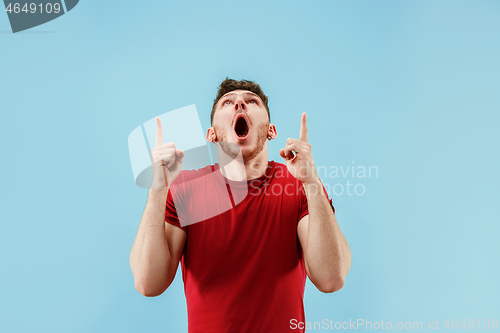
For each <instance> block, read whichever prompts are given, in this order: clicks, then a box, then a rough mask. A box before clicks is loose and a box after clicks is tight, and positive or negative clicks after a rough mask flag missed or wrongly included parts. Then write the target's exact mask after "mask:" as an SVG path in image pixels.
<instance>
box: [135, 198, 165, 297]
mask: <svg viewBox="0 0 500 333" xmlns="http://www.w3.org/2000/svg"><path fill="white" fill-rule="evenodd" d="M167 193H168V189H161V190H150V191H149V196H148V201H147V203H146V208H145V209H144V214H143V216H142V219H141V223H140V225H139V230H138V231H137V236H136V238H135V242H134V245H133V246H132V250H131V252H130V267H131V269H132V273H133V274H134V281H135V286H136V288H137V289H138V290H139V291H140V292H141V293H142V294H151V293H153V294H154V293H156V291H158V292H159V293H161V292H163V291H164V290H165V289H166V288H167V287H168V285H169V284H170V283H171V282H172V281H171V280H172V278H171V277H170V275H171V274H169V265H168V263H169V259H170V258H169V257H170V254H169V251H168V246H167V239H166V237H165V203H166V199H167Z"/></svg>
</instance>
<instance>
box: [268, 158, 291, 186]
mask: <svg viewBox="0 0 500 333" xmlns="http://www.w3.org/2000/svg"><path fill="white" fill-rule="evenodd" d="M269 163H272V164H273V178H274V179H282V180H284V181H298V180H297V179H296V178H295V177H294V176H292V174H291V173H290V172H289V171H288V168H287V166H286V164H283V163H279V162H276V161H270V162H269Z"/></svg>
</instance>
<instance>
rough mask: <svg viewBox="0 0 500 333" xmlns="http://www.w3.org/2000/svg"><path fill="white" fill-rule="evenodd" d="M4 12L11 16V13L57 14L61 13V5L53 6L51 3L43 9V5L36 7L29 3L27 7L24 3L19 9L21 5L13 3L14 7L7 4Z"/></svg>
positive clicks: (34, 4)
mask: <svg viewBox="0 0 500 333" xmlns="http://www.w3.org/2000/svg"><path fill="white" fill-rule="evenodd" d="M5 11H7V12H8V13H9V14H11V13H12V12H14V13H15V14H18V13H20V12H24V13H31V14H34V13H36V12H38V13H47V14H50V13H52V12H54V13H56V14H58V13H59V12H60V11H61V5H60V4H58V3H55V4H53V5H52V4H51V3H47V4H46V5H45V8H44V7H43V4H39V5H37V4H36V3H30V4H29V7H28V4H27V3H25V4H24V6H23V7H22V8H21V5H20V4H18V3H15V4H14V5H12V3H9V5H8V6H7V8H5Z"/></svg>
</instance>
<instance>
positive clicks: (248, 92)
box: [220, 91, 260, 99]
mask: <svg viewBox="0 0 500 333" xmlns="http://www.w3.org/2000/svg"><path fill="white" fill-rule="evenodd" d="M243 94H244V95H251V96H254V97H259V95H257V94H256V93H253V92H251V91H246V92H244V93H243ZM227 95H236V93H234V92H228V93H227V94H225V95H224V96H222V97H221V98H220V99H223V98H224V97H227ZM259 99H260V97H259Z"/></svg>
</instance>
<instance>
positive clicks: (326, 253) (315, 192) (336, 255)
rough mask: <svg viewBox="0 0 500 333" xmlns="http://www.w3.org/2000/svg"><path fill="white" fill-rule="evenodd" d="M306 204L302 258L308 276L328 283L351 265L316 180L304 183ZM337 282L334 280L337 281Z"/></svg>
mask: <svg viewBox="0 0 500 333" xmlns="http://www.w3.org/2000/svg"><path fill="white" fill-rule="evenodd" d="M304 188H305V190H306V195H307V203H308V207H309V223H308V230H307V252H306V253H305V255H306V260H307V264H308V266H309V271H310V274H311V277H313V278H315V279H316V280H317V281H320V282H322V283H326V284H329V283H330V282H331V281H341V284H343V280H344V278H345V276H346V275H347V272H348V271H349V269H350V266H351V251H350V249H349V245H348V244H347V241H346V239H345V237H344V235H343V234H342V232H341V231H340V228H339V226H338V224H337V220H336V218H335V214H334V213H333V210H332V208H331V206H330V203H329V202H328V199H327V197H326V195H325V193H324V190H323V185H322V184H321V182H320V181H319V179H318V181H317V182H314V183H312V184H304ZM338 283H339V282H337V284H338Z"/></svg>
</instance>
